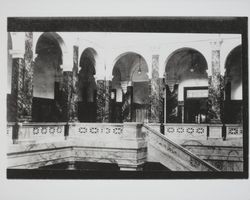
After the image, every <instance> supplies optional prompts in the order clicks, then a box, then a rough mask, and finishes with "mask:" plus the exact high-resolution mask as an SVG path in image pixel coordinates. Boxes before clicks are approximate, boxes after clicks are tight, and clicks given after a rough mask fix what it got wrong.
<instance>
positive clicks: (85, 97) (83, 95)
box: [78, 47, 97, 122]
mask: <svg viewBox="0 0 250 200" xmlns="http://www.w3.org/2000/svg"><path fill="white" fill-rule="evenodd" d="M96 57H97V52H96V50H95V49H93V48H91V47H88V48H85V49H84V50H83V52H82V53H81V56H80V60H79V68H80V70H79V73H78V82H79V92H78V97H79V102H78V119H79V120H80V121H81V122H95V121H96V112H97V110H96V109H97V107H96V95H97V94H96V90H97V88H96V81H95V77H94V75H95V74H96Z"/></svg>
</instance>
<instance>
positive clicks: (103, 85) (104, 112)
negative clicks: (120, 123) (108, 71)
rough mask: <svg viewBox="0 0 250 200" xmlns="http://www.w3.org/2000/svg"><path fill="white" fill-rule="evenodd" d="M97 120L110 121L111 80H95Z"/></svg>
mask: <svg viewBox="0 0 250 200" xmlns="http://www.w3.org/2000/svg"><path fill="white" fill-rule="evenodd" d="M96 88H97V98H96V101H97V102H96V105H97V122H110V117H111V116H110V115H111V109H110V102H111V97H110V95H111V81H109V80H108V81H107V80H97V84H96Z"/></svg>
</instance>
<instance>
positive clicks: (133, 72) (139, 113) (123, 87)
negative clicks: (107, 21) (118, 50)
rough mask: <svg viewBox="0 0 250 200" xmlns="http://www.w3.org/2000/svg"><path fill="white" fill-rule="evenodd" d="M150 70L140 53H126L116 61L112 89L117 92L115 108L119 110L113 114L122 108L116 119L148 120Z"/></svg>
mask: <svg viewBox="0 0 250 200" xmlns="http://www.w3.org/2000/svg"><path fill="white" fill-rule="evenodd" d="M148 70H149V69H148V64H147V62H146V60H145V59H144V57H143V56H141V55H140V54H138V53H135V52H125V53H122V54H120V55H119V56H118V57H117V58H116V59H115V63H114V65H113V70H112V75H113V79H112V89H113V90H115V92H116V99H117V101H116V105H115V106H114V107H116V108H117V107H118V108H117V111H114V112H113V113H116V114H117V113H119V106H121V109H120V110H121V112H120V113H121V114H120V115H119V116H117V117H114V118H119V117H120V116H122V118H123V119H122V120H121V121H127V120H128V121H144V122H145V121H146V120H148V119H147V116H148V114H147V111H146V110H147V106H148V104H149V90H148V89H149V86H148V83H149V77H148ZM119 103H120V104H119ZM131 107H133V110H131ZM126 113H127V114H128V115H127V114H126ZM116 122H119V120H118V121H116Z"/></svg>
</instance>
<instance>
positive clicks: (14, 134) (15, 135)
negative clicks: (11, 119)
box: [12, 122, 20, 144]
mask: <svg viewBox="0 0 250 200" xmlns="http://www.w3.org/2000/svg"><path fill="white" fill-rule="evenodd" d="M19 128H20V123H18V122H15V124H14V126H13V129H12V140H13V144H17V143H18V133H19Z"/></svg>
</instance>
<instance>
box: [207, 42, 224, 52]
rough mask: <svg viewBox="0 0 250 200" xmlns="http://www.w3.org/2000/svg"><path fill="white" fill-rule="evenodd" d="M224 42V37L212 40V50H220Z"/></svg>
mask: <svg viewBox="0 0 250 200" xmlns="http://www.w3.org/2000/svg"><path fill="white" fill-rule="evenodd" d="M222 43H223V40H222V39H216V40H212V41H210V45H211V48H212V50H214V51H219V50H220V47H221V45H222Z"/></svg>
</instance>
